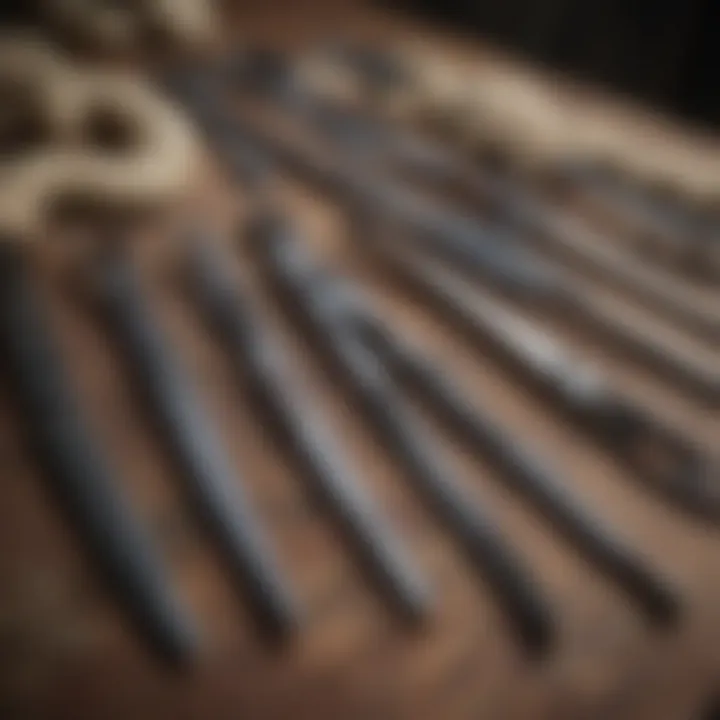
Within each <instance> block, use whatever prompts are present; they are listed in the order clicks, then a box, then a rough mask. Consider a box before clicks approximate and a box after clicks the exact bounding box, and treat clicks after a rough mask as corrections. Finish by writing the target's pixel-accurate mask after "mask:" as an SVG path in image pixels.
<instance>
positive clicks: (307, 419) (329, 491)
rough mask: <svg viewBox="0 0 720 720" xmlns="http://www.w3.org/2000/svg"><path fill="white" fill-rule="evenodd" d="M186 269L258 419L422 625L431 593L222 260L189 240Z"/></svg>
mask: <svg viewBox="0 0 720 720" xmlns="http://www.w3.org/2000/svg"><path fill="white" fill-rule="evenodd" d="M188 267H189V272H190V275H191V277H190V281H191V284H192V288H193V290H194V294H195V296H196V297H197V299H198V301H199V304H200V306H201V308H202V310H203V311H204V314H205V316H206V317H207V320H208V321H209V323H210V325H211V326H212V327H213V328H214V329H215V331H216V332H217V333H218V335H219V336H220V338H221V339H222V341H223V343H224V345H225V347H226V349H227V351H228V353H229V354H230V357H231V359H232V361H233V363H234V365H235V366H236V368H237V370H238V372H239V374H240V375H241V376H242V377H244V378H245V379H246V381H247V384H248V386H249V388H250V390H251V396H252V399H253V400H254V402H255V405H256V407H258V408H259V410H260V412H261V415H262V416H263V417H264V418H265V420H266V421H267V422H268V425H269V426H270V427H271V428H272V429H273V430H274V431H275V432H276V434H277V436H278V438H279V439H280V440H281V441H282V442H283V443H284V444H285V445H286V446H287V447H288V448H289V450H290V451H291V453H292V455H293V456H294V459H295V461H296V462H297V464H298V465H299V466H300V468H301V471H302V472H303V473H304V474H305V475H306V476H308V477H309V478H310V479H311V480H312V481H313V482H314V483H315V484H316V486H317V488H318V490H319V491H320V494H321V495H322V496H323V497H324V500H325V502H326V504H327V505H328V507H329V509H330V510H331V511H332V512H333V513H334V514H335V515H336V516H337V518H338V520H339V521H340V524H341V526H342V527H343V529H344V530H345V532H346V534H347V536H348V539H349V540H350V541H351V542H352V543H353V544H354V545H355V546H356V548H357V550H358V552H359V553H360V554H361V556H364V559H365V561H366V562H367V564H368V567H369V569H370V570H372V571H373V573H374V575H375V576H376V577H377V579H378V581H379V583H380V584H381V586H382V589H383V590H384V591H385V592H386V593H387V594H388V595H389V596H390V599H391V600H392V601H393V602H394V603H395V604H396V605H397V606H398V608H399V609H400V610H401V611H402V613H403V614H404V615H406V616H407V617H408V618H410V619H411V620H419V619H422V618H423V617H424V616H425V615H426V614H427V612H428V610H429V607H430V603H431V598H430V588H429V587H428V585H427V583H426V581H425V579H424V578H423V577H422V575H421V574H420V571H419V570H418V568H417V566H416V564H415V563H414V562H413V561H412V559H411V557H410V556H409V554H408V552H407V551H406V549H405V548H404V547H403V546H402V543H401V542H400V539H399V538H398V537H397V536H396V535H395V533H394V531H393V529H392V527H391V526H390V525H389V523H388V522H387V519H386V518H385V517H383V515H382V513H381V511H380V510H379V508H378V507H377V506H376V504H375V502H374V500H373V499H372V497H371V496H370V494H369V493H368V492H367V491H366V490H365V489H364V488H363V485H362V483H361V482H360V480H359V478H358V477H357V476H356V473H355V472H354V470H353V469H352V467H351V465H350V463H349V462H348V459H347V458H346V457H345V454H344V452H343V450H342V448H341V446H340V445H339V443H338V440H337V439H336V438H335V437H334V434H333V432H332V430H331V428H330V426H329V423H328V421H327V419H326V418H325V417H323V415H322V413H321V411H320V409H319V408H317V407H314V403H313V401H312V399H311V398H310V397H308V396H306V395H304V393H303V392H302V390H301V388H300V386H299V384H298V383H297V382H295V380H294V378H293V376H292V373H291V369H290V368H289V367H288V364H287V363H286V362H285V359H284V357H283V356H282V348H281V347H280V346H279V345H278V344H276V342H275V341H274V338H273V337H272V335H271V334H270V332H269V331H267V330H265V329H264V328H263V327H262V326H261V324H260V321H259V318H258V316H257V312H256V310H255V309H254V308H253V307H252V303H251V301H250V300H249V299H247V298H246V297H244V293H242V292H240V291H239V290H238V289H236V288H235V282H234V281H233V278H232V276H231V275H230V274H229V273H228V270H227V266H226V264H225V262H224V260H223V258H222V256H221V253H220V252H219V250H217V249H214V248H212V247H210V246H209V245H208V243H207V242H204V243H203V242H201V241H200V240H197V238H196V239H195V240H194V241H193V242H192V244H191V246H190V258H189V263H188Z"/></svg>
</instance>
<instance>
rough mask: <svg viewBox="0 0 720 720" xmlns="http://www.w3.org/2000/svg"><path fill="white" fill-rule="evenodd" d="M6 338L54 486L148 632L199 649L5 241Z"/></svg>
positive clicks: (188, 650)
mask: <svg viewBox="0 0 720 720" xmlns="http://www.w3.org/2000/svg"><path fill="white" fill-rule="evenodd" d="M0 296H1V299H0V343H1V348H2V355H3V358H4V360H5V363H4V364H5V366H6V370H7V372H8V373H9V378H10V382H11V385H12V389H13V390H14V391H15V393H16V394H17V397H18V400H19V404H20V406H21V408H22V410H23V411H24V414H25V416H26V420H27V426H28V432H29V435H30V438H31V441H32V444H33V446H34V448H35V449H36V451H37V454H38V457H39V459H40V461H41V463H42V466H43V469H44V471H45V472H46V474H47V475H48V477H49V479H50V480H51V481H52V490H53V491H54V492H55V493H56V495H57V496H58V498H59V499H60V502H61V503H62V505H63V506H64V508H65V509H66V511H67V513H68V514H69V516H70V518H71V520H72V522H73V524H74V525H75V526H76V528H77V529H78V531H79V533H80V535H81V538H82V540H83V541H84V543H85V546H86V547H87V549H88V551H89V552H90V554H91V555H93V556H94V558H95V560H96V561H97V564H98V566H99V567H100V569H101V571H102V572H103V573H104V574H105V575H106V576H107V579H108V581H109V583H110V584H111V586H112V588H113V589H114V590H115V591H117V593H118V594H119V596H120V598H121V600H122V602H123V603H124V604H125V606H126V607H127V610H128V611H129V613H130V614H131V615H132V617H133V620H134V622H135V623H136V624H137V625H138V627H139V628H140V630H141V631H142V634H143V636H144V637H145V638H147V640H148V641H149V642H150V643H151V645H152V646H153V647H154V648H155V649H156V650H157V651H158V652H159V653H160V654H161V655H162V656H163V657H165V658H167V659H169V660H170V661H172V662H184V661H187V660H189V659H190V658H191V657H192V655H193V654H194V653H195V650H196V645H197V640H196V630H195V627H194V623H193V622H191V620H190V618H189V617H188V615H187V613H186V611H185V609H184V608H183V607H182V606H181V605H180V603H179V602H178V599H177V598H176V596H175V595H174V594H173V593H172V591H171V589H170V586H169V585H168V582H167V580H166V575H165V572H164V568H163V567H162V563H161V562H160V560H159V558H158V556H157V554H156V551H155V548H154V547H153V544H152V542H151V540H150V538H149V537H148V535H147V533H146V532H145V531H144V529H143V528H142V526H141V525H140V524H139V523H138V520H137V518H136V517H135V515H134V513H133V512H132V510H131V508H130V506H129V505H128V503H127V501H126V499H125V497H124V496H123V494H122V493H121V492H120V491H119V489H118V487H117V486H118V480H117V478H115V477H114V473H113V471H112V470H111V468H110V465H109V461H108V459H107V458H106V456H105V453H104V452H103V450H102V449H101V447H100V444H99V443H98V441H97V440H96V438H95V437H93V433H92V432H91V430H90V428H89V427H88V422H87V420H86V418H85V416H84V413H83V412H82V410H81V408H80V407H79V404H78V402H77V400H76V398H75V393H74V391H73V388H72V384H71V382H70V379H69V378H68V376H67V373H66V371H65V368H64V366H63V362H62V358H61V356H60V352H59V350H58V348H57V347H56V343H55V341H54V340H53V338H52V335H51V333H50V330H49V328H48V327H47V322H46V319H45V317H44V314H43V310H42V306H41V303H40V301H39V298H38V297H37V294H36V291H35V289H34V287H33V278H32V273H31V268H30V267H29V264H28V260H27V258H26V257H23V254H22V251H21V250H20V248H19V247H15V246H13V244H12V243H11V242H9V241H5V242H2V243H0Z"/></svg>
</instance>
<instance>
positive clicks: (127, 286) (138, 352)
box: [95, 244, 298, 637]
mask: <svg viewBox="0 0 720 720" xmlns="http://www.w3.org/2000/svg"><path fill="white" fill-rule="evenodd" d="M96 270H97V272H96V278H95V279H96V285H97V288H98V294H99V296H100V298H101V300H102V304H103V306H104V308H105V310H106V313H107V316H108V318H109V319H110V322H111V324H112V326H113V328H114V329H115V331H116V335H117V337H118V339H119V341H120V343H121V346H122V349H123V351H124V352H125V354H126V356H127V358H128V361H129V362H130V363H131V365H132V368H133V370H134V372H135V375H136V377H137V379H138V381H139V383H140V385H141V387H142V389H143V391H144V394H145V396H146V400H147V404H148V406H149V408H150V409H151V410H152V412H153V413H154V415H155V418H156V420H157V422H158V424H159V426H160V428H161V430H162V432H163V433H164V435H165V437H166V440H167V443H168V445H169V446H170V448H171V449H172V452H173V454H174V456H175V458H176V460H177V464H178V466H179V467H180V469H181V470H182V472H183V474H184V477H185V479H186V482H187V485H188V488H189V491H190V492H191V494H192V496H193V497H194V499H195V502H196V503H197V505H198V506H199V510H200V512H201V514H202V516H203V519H204V520H205V521H206V523H207V526H208V530H209V532H210V533H212V534H213V535H214V537H215V539H216V541H217V543H218V544H219V546H220V547H221V549H222V550H223V551H224V553H225V554H226V556H227V559H228V562H229V563H230V565H231V567H232V570H233V573H234V574H235V576H236V577H237V579H238V580H239V581H240V583H241V586H242V588H243V589H244V590H245V591H246V592H247V594H248V595H249V598H250V601H251V603H252V606H253V609H254V611H255V613H256V616H257V617H258V620H259V621H260V623H261V624H262V627H263V629H264V630H267V631H268V632H269V633H271V634H272V635H274V636H278V637H281V636H285V635H286V634H287V633H289V632H290V631H292V630H293V629H294V627H295V625H296V624H297V621H298V613H297V608H296V603H295V600H294V598H293V597H292V594H291V593H290V591H289V589H288V587H287V585H286V583H285V580H284V579H283V577H282V574H281V572H280V570H279V568H278V565H277V562H276V559H275V557H274V553H273V552H272V549H271V547H270V544H269V542H268V540H267V538H266V536H265V533H264V531H263V528H262V526H261V524H260V522H259V521H258V518H257V516H256V514H255V512H254V511H253V509H252V506H251V503H250V500H249V498H248V497H247V496H246V494H245V492H244V490H243V488H242V485H241V483H240V482H239V478H238V473H237V472H236V471H235V469H234V468H233V466H232V463H231V461H230V459H229V458H228V457H227V455H226V453H225V451H224V448H223V447H222V445H221V443H220V441H219V438H218V436H217V434H216V432H215V429H214V428H213V426H212V424H211V422H210V420H209V418H208V417H207V415H206V414H205V412H204V411H203V409H202V405H201V403H200V402H199V400H198V398H197V395H196V393H195V390H194V388H193V385H192V381H191V379H190V378H189V377H188V375H187V374H186V373H185V372H184V369H183V368H182V366H181V365H180V363H179V362H178V360H177V353H176V352H175V351H174V349H173V348H172V347H171V346H170V344H169V343H168V342H167V341H166V340H165V338H164V337H163V334H162V330H161V328H160V326H159V324H158V323H157V322H156V320H155V319H154V318H153V315H152V312H151V308H150V304H149V303H148V301H147V299H146V298H145V297H144V294H143V291H142V289H141V286H140V282H139V278H138V277H137V272H136V270H135V269H134V267H133V265H132V263H131V262H130V260H129V258H128V256H127V254H126V252H124V251H123V250H121V249H120V247H119V246H118V245H117V244H115V245H113V247H112V248H111V249H110V250H109V251H107V252H105V253H103V254H102V256H101V258H100V261H99V264H98V267H97V268H96Z"/></svg>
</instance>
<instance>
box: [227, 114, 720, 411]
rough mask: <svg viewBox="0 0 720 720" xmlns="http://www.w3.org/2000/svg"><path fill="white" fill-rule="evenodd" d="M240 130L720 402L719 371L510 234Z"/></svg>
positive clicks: (332, 188) (356, 170)
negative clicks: (628, 316)
mask: <svg viewBox="0 0 720 720" xmlns="http://www.w3.org/2000/svg"><path fill="white" fill-rule="evenodd" d="M235 131H236V132H237V133H238V134H239V135H241V136H244V137H245V138H251V139H252V141H253V142H254V143H256V144H257V145H258V146H259V147H261V148H262V149H263V150H266V151H267V152H268V153H269V154H270V155H271V156H272V157H273V158H274V159H275V160H276V161H279V162H281V163H283V164H284V166H285V167H287V168H288V169H290V170H291V171H293V172H295V173H297V174H299V175H301V176H302V177H303V179H305V180H309V181H311V182H313V183H315V184H317V185H318V186H320V187H321V188H322V189H323V190H324V191H326V192H328V193H332V194H333V196H334V197H336V198H339V199H340V200H341V201H342V202H343V203H344V204H346V206H347V205H349V206H350V207H351V208H353V209H356V208H357V207H358V206H360V207H362V208H372V210H371V212H374V213H382V214H384V215H388V216H391V217H392V218H393V220H394V221H396V222H402V223H403V224H404V226H405V229H406V232H404V233H403V238H404V239H405V240H406V241H408V242H412V241H414V242H416V243H420V244H421V245H422V246H423V247H424V248H425V249H426V250H429V251H430V252H432V253H433V254H435V255H436V256H437V257H439V258H442V259H443V260H444V261H445V262H448V263H451V264H453V265H454V266H455V267H457V268H458V269H459V270H461V271H462V272H464V273H468V274H473V275H474V276H476V277H481V278H482V280H483V281H485V282H488V283H490V284H491V285H492V286H493V287H494V288H495V289H496V290H499V291H501V292H503V293H506V294H508V295H509V296H511V297H512V298H514V299H515V300H517V301H519V302H526V303H529V304H531V305H532V307H533V308H535V309H542V310H543V311H549V312H553V313H560V314H561V315H563V316H570V317H571V318H575V319H576V320H577V321H578V322H579V323H581V324H582V326H583V327H589V328H592V329H593V330H595V331H597V332H599V333H601V334H602V335H603V336H604V337H606V338H608V339H609V340H611V341H612V342H613V343H614V344H615V345H617V346H619V347H620V348H622V349H623V350H625V351H626V352H628V353H629V354H631V355H632V356H633V357H635V358H637V359H638V360H640V361H642V362H643V363H644V364H646V365H647V366H648V367H649V368H651V369H652V370H654V371H655V372H656V373H658V374H661V375H663V376H664V377H666V378H668V379H670V380H671V381H672V382H674V383H675V384H677V385H678V386H679V387H681V388H683V389H684V390H686V391H688V392H691V393H693V394H694V395H695V396H697V397H698V398H699V399H701V400H702V401H703V402H705V403H709V404H714V403H716V402H718V400H720V375H718V373H717V371H716V370H715V369H714V368H713V367H709V366H708V365H707V364H705V363H703V362H701V361H699V360H698V359H697V358H696V357H695V356H694V355H693V354H691V353H689V352H686V351H685V350H684V349H683V348H681V347H678V346H677V345H673V344H671V343H669V342H668V341H667V340H665V339H664V338H662V337H659V336H658V335H657V334H654V333H652V332H651V331H650V330H649V329H647V328H643V329H642V330H641V329H640V328H639V327H637V326H636V325H634V324H631V323H629V322H628V320H627V319H626V318H624V317H622V316H620V315H619V314H618V313H617V312H614V311H612V310H609V309H608V308H607V307H606V306H605V305H604V304H603V303H602V302H601V301H599V300H598V298H597V297H595V296H594V295H593V294H591V293H588V292H587V290H586V288H585V287H584V285H583V284H582V283H580V282H578V281H577V280H576V279H575V278H573V277H572V276H571V275H570V274H568V273H567V272H565V271H564V270H563V268H561V267H559V266H556V265H553V264H552V263H550V262H549V261H547V260H546V259H545V258H542V257H540V256H539V255H537V254H536V253H535V252H533V251H532V250H531V249H530V248H529V247H527V244H526V243H524V242H523V241H522V240H521V239H520V238H519V237H518V236H517V234H515V233H513V232H509V231H508V230H507V228H501V227H499V226H498V225H493V224H490V223H487V222H485V223H483V222H481V221H480V220H479V219H478V218H476V217H473V216H468V215H464V214H462V213H460V212H459V211H456V210H453V209H450V208H447V207H445V206H444V205H443V204H441V203H439V202H437V201H434V200H433V199H432V198H430V197H427V196H424V195H421V194H418V193H414V192H412V191H411V190H410V189H408V188H406V187H404V186H402V185H401V184H400V183H395V182H392V181H391V180H389V179H388V178H386V177H385V176H383V175H381V174H379V173H373V172H370V171H368V170H367V169H366V168H365V169H364V168H361V167H360V166H359V165H358V164H354V165H352V166H348V165H346V164H343V163H340V162H337V161H335V160H334V159H331V158H328V157H322V156H321V155H320V154H319V153H318V152H316V151H313V150H312V149H311V148H308V147H307V146H303V147H301V146H300V145H299V144H298V143H293V142H288V141H287V139H285V138H279V137H277V136H273V135H270V134H269V133H268V132H266V131H264V130H261V129H260V128H258V127H257V126H256V125H253V126H251V125H250V124H249V123H247V122H245V123H242V122H240V121H237V122H235ZM522 209H523V212H524V213H525V212H526V211H527V210H528V209H527V208H526V207H525V205H523V208H522ZM523 217H524V215H523ZM542 217H545V214H544V211H543V215H542ZM606 250H607V249H606V248H601V249H600V250H599V251H598V252H600V253H601V254H602V253H605V252H606Z"/></svg>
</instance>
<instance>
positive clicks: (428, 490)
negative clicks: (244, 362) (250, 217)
mask: <svg viewBox="0 0 720 720" xmlns="http://www.w3.org/2000/svg"><path fill="white" fill-rule="evenodd" d="M251 237H252V239H253V243H254V246H255V248H256V250H257V252H258V254H259V255H260V256H261V257H262V263H263V266H264V268H265V269H266V271H267V273H268V274H269V276H270V278H271V279H272V281H273V282H274V284H275V285H276V286H277V288H278V290H279V291H280V292H281V295H282V296H284V297H285V299H286V300H287V304H288V307H290V308H291V309H293V310H294V311H295V312H297V313H298V315H300V317H301V319H302V321H303V322H304V323H305V324H306V326H307V328H308V330H309V331H310V332H311V337H314V338H315V340H316V342H317V344H318V346H319V347H320V348H322V350H323V351H324V355H325V356H326V357H327V359H328V361H329V363H330V364H331V365H332V366H333V367H334V369H335V371H336V372H337V374H338V375H340V376H341V377H342V378H343V379H344V380H345V382H346V383H347V385H348V387H349V388H350V389H351V390H352V391H353V393H354V394H355V396H356V397H357V398H358V400H359V401H360V403H361V407H362V408H363V411H364V413H365V415H366V417H367V418H368V420H369V421H370V422H371V423H372V425H373V426H374V427H375V429H376V430H377V432H378V437H379V438H380V439H381V440H382V442H383V443H384V444H385V446H386V448H387V449H388V451H389V452H391V453H392V454H393V455H394V456H395V457H396V459H397V461H398V462H399V463H401V464H402V465H403V466H404V467H405V469H406V471H407V474H408V475H409V476H411V477H412V479H413V480H414V481H415V482H416V483H417V485H418V486H419V489H420V490H421V491H422V492H423V493H424V495H425V497H426V498H427V500H428V501H429V502H430V503H431V504H432V505H433V506H434V507H435V509H436V510H437V512H438V513H439V514H440V515H441V517H442V518H443V519H444V520H445V522H446V523H447V525H448V527H449V529H450V530H451V531H452V532H453V533H454V534H455V535H456V536H457V537H458V539H459V540H460V541H461V542H462V543H463V545H464V546H465V548H466V550H467V551H468V553H469V554H470V556H471V558H472V559H473V560H474V561H475V562H476V563H478V565H479V566H480V568H481V569H482V571H484V572H485V574H486V575H487V576H488V578H489V580H490V582H491V583H492V585H493V587H494V589H495V591H496V592H497V594H498V595H499V597H500V598H501V599H502V601H503V602H504V604H505V606H506V607H507V611H508V613H509V615H510V617H511V618H512V621H513V623H514V624H515V626H516V628H517V630H518V632H519V635H520V637H521V639H522V640H523V642H524V643H525V645H526V646H527V647H528V648H530V649H533V650H535V651H540V650H543V649H545V648H546V647H547V646H548V645H549V644H550V643H551V642H552V640H553V636H554V621H553V618H552V614H551V613H550V612H549V610H548V608H547V606H546V604H545V601H544V600H543V599H542V598H541V597H540V595H539V594H538V591H537V589H536V587H535V584H534V582H533V581H532V580H531V579H530V577H531V576H530V573H529V572H528V570H527V569H525V568H523V567H522V565H521V564H520V562H519V560H518V559H517V558H516V557H515V556H514V554H513V552H512V551H511V549H510V548H509V547H508V546H507V545H506V543H505V541H504V540H503V538H502V537H501V536H500V535H499V533H498V531H497V529H496V528H495V526H494V523H492V521H491V520H490V519H489V518H488V517H487V516H486V514H485V513H484V512H483V511H482V510H481V508H480V507H479V506H478V504H477V503H476V502H474V501H473V499H472V498H471V497H470V496H469V495H468V494H467V493H466V492H465V491H464V490H463V489H462V486H461V485H460V484H459V483H458V481H457V479H456V477H455V473H454V471H453V470H452V469H451V468H450V467H449V466H447V465H446V464H445V462H444V461H443V459H442V454H441V451H440V448H439V447H438V446H437V443H436V442H435V441H434V440H433V438H432V436H431V435H430V434H428V433H427V432H426V431H425V429H424V428H423V427H422V426H421V425H420V424H419V423H417V422H416V420H415V417H414V416H413V414H412V412H411V411H409V409H408V407H407V405H406V403H405V401H404V399H403V398H402V396H401V394H400V393H399V392H398V389H397V386H396V385H395V383H394V382H393V381H392V379H391V377H390V376H389V375H388V374H387V372H386V370H385V369H384V367H383V366H382V364H381V363H380V362H379V360H378V359H377V357H376V356H375V354H374V353H373V352H372V351H371V350H370V348H369V347H368V346H367V345H366V344H365V343H364V342H363V341H362V339H361V338H360V337H358V335H357V333H356V332H355V331H354V329H353V328H352V325H351V324H349V323H347V321H346V317H345V313H344V308H343V306H342V302H341V303H339V304H338V300H339V299H340V300H342V298H337V297H336V294H335V293H334V292H333V291H332V288H331V287H329V286H328V285H327V283H326V282H325V279H324V274H323V271H322V269H321V268H320V267H319V266H318V265H316V264H314V263H313V262H312V261H311V259H310V257H309V255H308V254H307V253H306V252H304V251H303V250H302V248H301V246H300V245H299V241H298V239H297V238H296V236H295V233H294V231H293V230H292V229H291V228H290V227H289V225H288V223H287V222H286V221H285V219H284V218H282V217H280V216H277V215H264V216H262V217H261V218H256V221H255V223H254V225H253V226H252V228H251Z"/></svg>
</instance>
